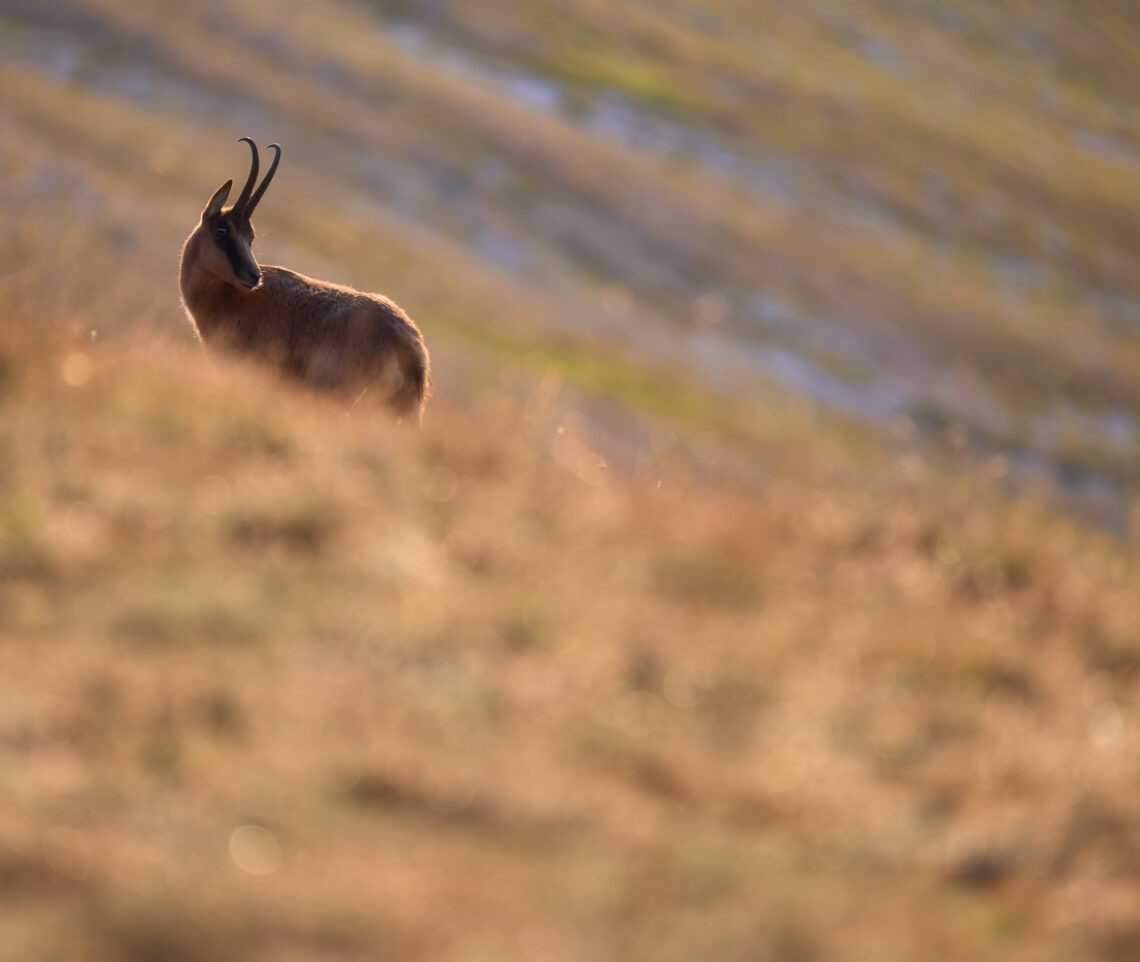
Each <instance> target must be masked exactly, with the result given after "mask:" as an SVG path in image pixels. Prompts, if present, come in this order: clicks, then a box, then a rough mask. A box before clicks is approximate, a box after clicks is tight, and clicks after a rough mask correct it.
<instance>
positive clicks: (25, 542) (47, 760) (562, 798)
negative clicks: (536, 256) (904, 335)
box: [0, 298, 1140, 960]
mask: <svg viewBox="0 0 1140 962" xmlns="http://www.w3.org/2000/svg"><path fill="white" fill-rule="evenodd" d="M4 308H5V317H6V318H7V320H8V322H9V323H8V324H6V325H5V327H4V329H3V331H4V341H3V350H2V355H0V358H2V361H3V365H2V370H3V382H2V388H0V465H2V467H3V470H2V472H0V478H2V481H0V510H2V515H0V517H2V519H3V528H2V531H3V539H2V541H0V575H2V577H0V636H2V638H3V642H2V645H0V669H2V670H0V705H2V706H3V708H2V712H0V751H2V754H0V892H2V894H3V898H2V899H0V931H2V933H3V938H2V939H0V944H2V945H3V946H4V949H3V952H2V953H0V955H2V956H3V957H5V958H29V957H31V958H44V959H51V958H71V957H74V956H75V955H77V954H78V955H82V956H83V957H86V958H95V959H104V958H105V959H115V960H118V959H127V960H143V959H151V958H164V959H168V958H175V959H187V960H197V959H203V960H205V959H209V958H217V957H219V956H224V957H227V958H249V959H262V958H265V959H269V958H273V959H280V958H287V959H309V958H313V959H316V958H345V959H354V958H360V957H365V958H373V957H383V956H385V955H394V956H396V957H399V958H405V959H419V958H423V959H428V958H479V957H485V956H488V955H490V956H493V957H495V958H500V959H515V958H517V959H530V958H567V959H573V958H587V957H588V958H613V959H641V958H644V959H663V958H664V959H671V958H676V959H688V958H693V957H696V956H705V955H714V956H716V957H718V958H722V957H723V958H773V959H777V958H807V959H832V958H834V959H842V958H849V957H850V956H851V954H852V953H855V954H859V955H870V956H874V957H878V958H922V957H928V956H929V954H930V953H931V952H935V953H937V954H938V956H939V957H941V958H963V959H966V958H969V959H987V958H993V959H999V958H1000V959H1048V958H1058V959H1060V958H1071V957H1073V955H1074V954H1076V955H1079V956H1080V957H1082V958H1090V959H1091V958H1105V959H1119V958H1127V957H1129V955H1130V954H1131V953H1133V952H1134V951H1135V949H1136V947H1137V945H1138V944H1140V930H1138V928H1137V919H1138V915H1137V908H1138V906H1140V902H1138V899H1140V880H1138V879H1137V876H1136V873H1135V866H1136V865H1137V864H1138V863H1140V852H1138V851H1136V839H1137V838H1140V833H1138V831H1137V828H1138V827H1140V804H1138V802H1137V798H1138V796H1137V793H1136V792H1135V784H1136V770H1135V759H1136V757H1137V756H1136V735H1137V727H1136V726H1137V718H1136V707H1135V706H1136V704H1137V701H1136V688H1137V684H1138V683H1140V681H1138V679H1140V647H1138V646H1137V642H1136V633H1135V626H1136V624H1137V623H1138V622H1140V599H1138V598H1137V596H1136V593H1135V591H1134V586H1135V583H1136V578H1137V574H1138V572H1137V570H1136V564H1135V560H1134V559H1132V558H1130V557H1129V556H1128V555H1127V554H1126V553H1125V552H1124V551H1123V550H1122V548H1121V547H1120V545H1119V544H1118V543H1115V542H1113V541H1111V540H1108V539H1106V538H1104V537H1102V536H1099V535H1094V534H1090V533H1088V532H1087V531H1081V530H1079V529H1076V528H1073V527H1071V526H1070V525H1068V524H1064V523H1060V522H1058V521H1056V520H1051V519H1050V518H1049V517H1048V516H1047V515H1046V514H1044V513H1043V512H1042V510H1041V509H1040V508H1038V507H1034V506H1032V505H1030V504H1022V505H1019V506H1014V505H1010V504H1009V503H1007V502H1005V501H1004V500H1003V499H1002V498H1001V497H1000V495H999V494H998V492H997V491H996V490H995V488H994V486H993V482H992V481H991V480H989V479H988V478H987V477H986V476H985V475H984V474H983V473H982V472H967V473H965V474H964V475H963V476H962V477H960V478H958V479H957V480H953V481H950V480H947V479H946V478H944V477H942V476H940V474H939V473H937V472H935V471H933V470H931V469H928V468H924V467H923V466H922V465H921V463H920V462H917V461H915V460H914V459H913V458H905V457H904V458H901V459H899V460H898V461H897V462H895V463H894V467H893V468H891V467H890V463H891V462H887V461H884V462H881V463H878V464H877V470H875V472H874V473H873V474H869V473H868V471H867V468H868V466H869V464H868V462H866V461H864V462H855V463H853V462H852V460H851V455H850V454H849V453H837V451H836V450H835V449H830V450H829V447H828V445H826V444H824V443H822V442H820V443H818V444H814V445H811V444H805V443H804V442H803V441H802V440H801V441H794V440H792V439H790V438H789V437H785V436H781V435H780V433H779V431H778V430H776V429H773V430H772V431H763V430H762V431H757V433H756V436H755V440H754V442H753V443H751V444H749V445H747V446H746V447H745V449H744V450H746V451H748V452H751V453H753V454H754V455H756V461H755V462H754V463H752V464H751V468H752V470H751V472H750V473H748V472H742V471H741V470H740V468H741V463H740V462H741V447H740V443H739V442H737V443H734V444H732V445H726V444H724V443H723V442H716V441H710V439H709V438H708V437H707V436H705V437H703V439H702V436H701V435H696V436H693V435H690V434H688V433H687V432H683V433H681V434H677V432H676V430H669V429H666V428H663V427H661V426H654V424H652V423H651V422H644V421H641V420H640V419H637V418H633V419H629V418H613V417H607V418H606V419H605V420H604V422H603V423H604V424H607V425H609V426H608V427H605V428H603V427H600V426H599V423H598V421H597V418H598V410H597V408H596V406H595V405H593V404H591V403H588V402H586V401H585V400H584V399H582V398H577V397H575V395H574V394H573V393H571V392H567V391H566V390H565V389H561V388H559V387H558V385H557V382H556V380H552V379H551V378H550V377H547V378H544V379H531V378H529V377H527V376H525V375H520V376H517V377H514V378H511V379H509V380H507V381H504V380H503V379H502V378H497V379H493V380H492V379H487V380H483V381H482V382H480V378H479V376H478V372H477V371H473V370H471V369H470V368H469V369H468V371H467V373H468V378H467V380H466V382H465V383H466V387H465V388H464V389H463V390H462V391H461V392H458V391H457V388H456V386H455V385H456V380H454V379H452V380H450V381H447V382H445V383H444V389H443V391H442V392H441V396H440V397H439V398H437V400H436V402H435V403H434V405H433V408H432V416H431V418H429V419H428V422H427V424H426V425H425V427H424V429H423V430H422V431H420V432H418V433H412V432H408V431H402V430H399V429H397V428H395V427H393V426H391V425H389V424H388V423H387V422H386V421H385V420H384V419H383V418H382V417H381V416H380V415H379V414H378V412H377V411H375V410H374V409H373V408H371V407H369V406H367V405H366V404H362V405H360V406H358V407H356V408H354V409H353V410H352V411H350V412H346V411H345V410H344V409H343V408H339V407H331V408H330V407H327V406H325V405H323V404H322V403H320V402H317V401H314V400H313V399H311V398H308V397H305V396H301V395H296V394H293V393H291V392H287V391H286V392H283V391H282V389H281V387H280V386H279V385H277V384H275V383H272V382H269V381H267V380H263V379H262V378H260V377H258V376H257V373H256V372H253V371H250V370H249V369H247V368H240V369H231V368H229V367H228V366H225V365H217V364H207V362H206V361H205V360H204V359H202V358H200V357H199V356H198V355H197V353H196V352H195V353H191V354H176V353H172V352H171V351H170V350H169V348H167V347H165V346H163V345H162V344H161V343H159V344H157V345H152V346H147V345H146V344H139V345H135V346H132V345H127V344H110V345H102V346H101V345H100V342H99V341H98V340H97V341H96V342H95V343H94V344H92V343H91V342H90V340H89V338H87V337H86V335H85V333H84V332H83V331H80V332H77V334H76V335H75V336H72V335H68V334H66V333H64V334H62V335H59V337H58V338H57V343H56V344H54V345H50V346H47V347H45V346H44V345H43V343H42V340H41V339H40V338H39V337H38V336H36V337H32V336H30V335H29V334H28V332H29V331H35V332H36V334H37V335H38V334H39V331H38V330H36V328H37V325H40V324H42V323H43V318H33V317H31V316H28V315H26V314H22V313H20V308H19V305H18V304H14V303H13V300H12V299H11V298H9V299H6V301H5V302H4ZM12 322H15V323H12ZM59 329H60V330H63V331H66V323H65V322H61V323H60V325H59ZM477 366H478V365H476V367H477ZM445 369H446V370H460V369H461V365H460V364H458V363H455V364H451V363H447V366H446V367H445ZM591 412H592V413H591ZM796 419H797V416H796V415H791V416H790V420H791V421H792V422H793V423H795V422H796ZM620 423H625V425H626V429H625V431H624V432H623V435H622V437H621V438H620V439H619V438H616V437H615V435H614V433H613V432H614V430H615V428H614V425H616V424H620ZM798 426H799V427H800V428H801V429H802V430H803V431H804V433H805V434H810V429H811V427H812V425H811V424H810V422H807V421H801V422H800V423H799V425H798ZM784 427H786V426H781V428H780V430H783V428H784ZM603 452H609V453H607V454H605V455H604V456H603ZM603 464H607V465H608V466H606V467H603ZM248 825H253V826H257V827H259V828H260V830H261V831H262V832H263V833H264V832H268V833H270V834H269V835H268V836H264V837H262V841H260V842H259V841H257V839H258V838H259V837H261V836H255V838H254V842H253V843H246V844H245V847H244V848H243V847H241V846H240V845H237V843H235V842H232V841H231V837H232V833H233V832H234V831H235V830H237V829H238V828H240V827H242V826H248ZM265 838H268V841H265ZM251 844H252V854H250V851H249V849H250V848H251ZM259 845H261V848H259V847H258V846H259ZM235 846H236V847H235ZM235 863H236V864H235ZM238 866H245V867H246V868H247V869H249V868H250V867H252V869H253V870H254V871H255V872H256V871H262V870H269V874H267V875H264V876H262V875H256V874H254V875H250V874H246V873H243V871H241V870H240V869H239V867H238Z"/></svg>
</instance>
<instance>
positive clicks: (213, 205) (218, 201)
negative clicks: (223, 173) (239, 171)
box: [202, 180, 234, 220]
mask: <svg viewBox="0 0 1140 962" xmlns="http://www.w3.org/2000/svg"><path fill="white" fill-rule="evenodd" d="M233 185H234V182H233V181H232V180H227V181H226V182H225V183H224V184H222V186H221V187H219V188H218V189H217V190H216V191H214V196H213V197H211V198H210V203H208V204H207V205H206V209H205V210H204V211H202V220H205V219H206V218H207V217H217V216H218V214H220V213H221V212H222V205H223V204H225V202H226V198H227V197H229V196H230V188H231V187H233Z"/></svg>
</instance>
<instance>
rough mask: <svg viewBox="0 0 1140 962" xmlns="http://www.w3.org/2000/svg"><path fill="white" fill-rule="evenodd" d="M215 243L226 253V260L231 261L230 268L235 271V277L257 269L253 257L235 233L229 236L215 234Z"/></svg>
mask: <svg viewBox="0 0 1140 962" xmlns="http://www.w3.org/2000/svg"><path fill="white" fill-rule="evenodd" d="M214 243H215V244H217V245H218V247H219V248H220V249H221V251H222V253H223V254H225V255H226V260H228V261H229V262H230V269H231V270H232V271H233V272H234V276H235V277H241V276H242V275H243V274H247V273H249V272H250V271H253V270H256V269H257V268H256V265H255V263H254V260H253V258H252V257H250V256H249V255H247V254H246V253H245V252H244V250H243V249H242V247H241V246H240V245H239V244H238V242H237V240H236V238H234V236H233V234H230V235H229V236H228V237H217V236H215V237H214Z"/></svg>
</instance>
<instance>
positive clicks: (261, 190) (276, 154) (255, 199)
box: [245, 144, 281, 218]
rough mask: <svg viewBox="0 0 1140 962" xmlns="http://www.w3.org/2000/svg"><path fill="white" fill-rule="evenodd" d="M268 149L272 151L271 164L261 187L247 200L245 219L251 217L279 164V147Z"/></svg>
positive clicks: (272, 145)
mask: <svg viewBox="0 0 1140 962" xmlns="http://www.w3.org/2000/svg"><path fill="white" fill-rule="evenodd" d="M269 149H270V150H272V151H274V156H273V163H272V164H270V165H269V172H268V173H267V174H266V175H265V180H263V181H262V182H261V186H260V187H258V188H257V193H256V194H254V195H253V196H252V197H251V198H250V199H249V206H248V207H247V208H246V209H245V216H246V218H249V217H252V216H253V209H254V208H255V207H256V206H257V202H258V201H259V200H261V195H262V194H264V193H265V188H266V187H268V186H269V182H270V181H271V180H273V175H274V174H275V173H277V165H278V164H279V163H281V147H280V145H278V144H270V145H269Z"/></svg>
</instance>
